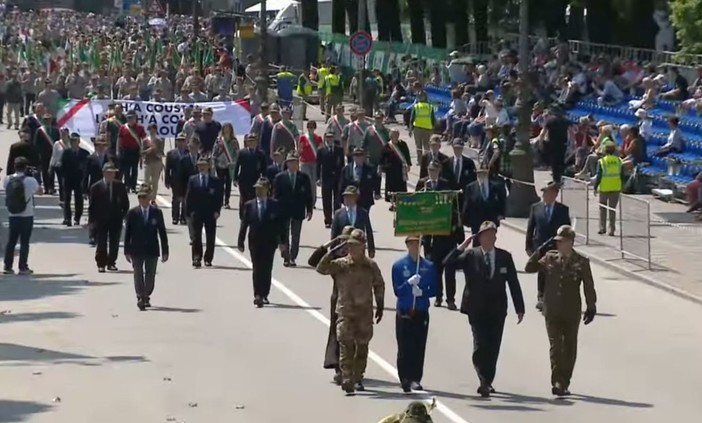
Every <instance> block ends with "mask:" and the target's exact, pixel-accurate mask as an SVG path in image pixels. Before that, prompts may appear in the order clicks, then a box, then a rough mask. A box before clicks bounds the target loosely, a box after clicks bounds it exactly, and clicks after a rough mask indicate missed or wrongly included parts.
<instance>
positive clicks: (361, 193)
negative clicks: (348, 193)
mask: <svg viewBox="0 0 702 423" xmlns="http://www.w3.org/2000/svg"><path fill="white" fill-rule="evenodd" d="M377 177H378V173H377V171H376V170H375V169H374V168H373V166H371V165H369V164H368V163H366V153H365V152H364V151H363V149H362V148H356V149H355V150H353V161H352V162H351V163H349V164H347V165H346V166H345V167H344V170H342V171H341V182H340V183H339V190H340V191H341V192H344V191H345V190H346V187H348V186H349V185H354V186H355V187H356V188H358V204H359V206H361V207H363V208H364V209H366V210H367V211H368V212H369V213H370V209H371V207H373V204H375V198H374V197H373V190H375V185H376V181H375V180H376V178H377Z"/></svg>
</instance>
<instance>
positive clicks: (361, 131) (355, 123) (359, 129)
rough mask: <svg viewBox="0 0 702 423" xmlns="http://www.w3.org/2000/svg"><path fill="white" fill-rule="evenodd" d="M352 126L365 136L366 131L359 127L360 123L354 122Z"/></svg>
mask: <svg viewBox="0 0 702 423" xmlns="http://www.w3.org/2000/svg"><path fill="white" fill-rule="evenodd" d="M352 126H353V127H354V128H356V131H358V133H359V134H361V135H364V134H365V131H364V130H363V128H361V125H359V124H358V122H353V123H352Z"/></svg>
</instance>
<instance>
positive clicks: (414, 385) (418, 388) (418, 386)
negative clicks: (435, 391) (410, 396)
mask: <svg viewBox="0 0 702 423" xmlns="http://www.w3.org/2000/svg"><path fill="white" fill-rule="evenodd" d="M410 387H411V388H412V390H413V391H423V390H424V387H423V386H422V384H421V383H419V382H412V383H411V384H410Z"/></svg>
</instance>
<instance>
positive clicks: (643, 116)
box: [634, 109, 648, 119]
mask: <svg viewBox="0 0 702 423" xmlns="http://www.w3.org/2000/svg"><path fill="white" fill-rule="evenodd" d="M634 116H636V117H637V118H639V119H646V118H647V117H648V112H647V111H646V110H644V109H637V110H636V111H635V112H634Z"/></svg>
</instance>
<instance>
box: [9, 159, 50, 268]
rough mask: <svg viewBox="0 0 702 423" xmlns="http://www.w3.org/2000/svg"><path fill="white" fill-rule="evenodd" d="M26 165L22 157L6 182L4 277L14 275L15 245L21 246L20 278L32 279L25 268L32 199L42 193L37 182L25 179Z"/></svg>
mask: <svg viewBox="0 0 702 423" xmlns="http://www.w3.org/2000/svg"><path fill="white" fill-rule="evenodd" d="M27 165H28V161H27V159H26V158H24V157H18V158H16V159H15V162H14V168H15V173H13V174H11V175H8V176H7V178H5V183H4V186H5V206H7V211H8V214H9V226H10V231H9V232H10V234H9V236H8V237H7V245H6V246H5V267H4V271H3V273H4V274H6V275H12V274H14V270H13V268H12V266H13V261H14V258H15V247H16V246H17V241H18V240H19V243H20V253H19V274H20V275H31V274H32V273H33V272H32V270H31V269H30V268H29V267H28V265H27V259H28V257H29V238H30V237H31V236H32V228H33V226H34V196H35V195H38V194H39V195H40V194H42V193H43V190H42V188H41V186H40V185H39V182H38V181H37V180H36V179H34V177H32V176H28V175H27V171H28V169H27Z"/></svg>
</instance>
